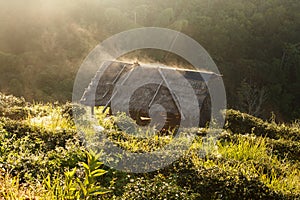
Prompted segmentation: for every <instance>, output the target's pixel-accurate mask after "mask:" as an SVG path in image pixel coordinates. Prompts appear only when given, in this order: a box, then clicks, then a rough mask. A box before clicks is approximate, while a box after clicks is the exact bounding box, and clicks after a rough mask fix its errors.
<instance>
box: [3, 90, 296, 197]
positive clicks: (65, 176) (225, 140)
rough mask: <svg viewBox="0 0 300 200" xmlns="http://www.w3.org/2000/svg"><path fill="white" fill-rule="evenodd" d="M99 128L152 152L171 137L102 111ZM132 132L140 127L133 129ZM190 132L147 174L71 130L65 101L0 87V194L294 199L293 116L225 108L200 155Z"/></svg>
mask: <svg viewBox="0 0 300 200" xmlns="http://www.w3.org/2000/svg"><path fill="white" fill-rule="evenodd" d="M97 117H98V120H99V124H100V125H102V126H103V127H104V128H105V130H104V131H103V134H106V136H107V137H108V138H109V139H110V140H111V141H112V142H113V143H114V144H116V145H117V146H119V147H121V148H122V149H124V150H126V151H130V152H151V151H156V150H158V149H160V148H162V147H164V146H165V145H166V144H168V143H169V142H170V141H172V137H171V136H166V135H164V136H157V135H154V136H150V137H147V138H140V137H136V136H135V135H134V134H130V135H129V134H126V133H125V132H123V131H120V130H119V129H118V127H117V126H116V125H115V122H116V120H119V121H121V122H125V121H126V120H128V121H130V120H129V119H127V118H126V117H124V116H123V115H122V116H119V117H110V118H105V116H104V115H102V114H100V113H99V112H98V114H97ZM136 131H140V130H136ZM189 131H190V132H191V133H194V134H196V135H197V136H196V138H195V139H194V141H193V143H192V145H191V146H190V147H189V149H188V150H187V151H186V152H184V155H183V156H182V157H181V158H180V159H178V160H177V161H175V162H173V163H172V164H171V165H169V166H167V167H165V168H163V169H160V170H158V171H154V172H149V173H139V174H137V173H126V172H121V171H117V170H115V169H112V168H109V167H108V166H105V165H103V164H102V163H101V162H100V161H99V160H98V158H99V157H101V156H103V155H101V154H96V153H94V152H92V151H91V150H88V149H87V148H86V147H85V145H84V142H83V139H82V134H80V133H79V132H77V131H76V128H75V125H74V122H73V120H72V112H71V105H70V104H66V105H58V104H39V103H34V104H29V103H27V102H25V100H24V99H21V98H16V97H13V96H6V95H3V94H0V185H1V187H0V197H1V198H2V199H300V123H299V122H295V123H293V124H290V125H287V124H276V123H275V122H274V121H272V120H271V121H269V122H266V121H263V120H261V119H258V118H255V117H253V116H250V115H247V114H244V113H240V112H238V111H235V110H228V111H227V117H226V124H225V127H224V129H223V130H222V134H221V135H220V136H219V137H218V140H217V143H216V146H215V147H214V148H211V149H210V150H209V151H208V153H207V154H206V156H205V157H203V156H201V155H200V153H201V149H202V147H203V141H202V139H203V137H204V136H205V135H209V134H210V130H206V129H196V128H194V129H191V130H189Z"/></svg>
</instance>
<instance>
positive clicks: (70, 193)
mask: <svg viewBox="0 0 300 200" xmlns="http://www.w3.org/2000/svg"><path fill="white" fill-rule="evenodd" d="M99 156H100V155H96V154H95V153H94V152H92V151H90V152H87V151H86V159H87V160H86V162H80V163H79V164H80V166H81V167H82V168H83V169H82V170H83V173H84V176H83V177H82V178H80V177H78V176H76V171H77V168H74V169H73V170H71V171H67V172H65V173H64V178H63V179H64V182H62V181H61V180H62V178H61V177H59V176H58V177H56V178H54V179H53V180H51V178H50V175H48V176H47V177H46V178H45V179H44V181H43V183H44V186H45V189H46V190H47V191H48V194H47V196H50V197H51V198H52V199H91V198H92V197H96V196H99V195H103V194H106V193H108V192H110V191H109V190H107V189H106V188H104V187H102V186H101V185H99V184H98V181H97V178H98V177H100V176H103V175H104V174H105V173H107V171H106V170H103V169H100V167H101V166H102V163H101V162H100V161H99ZM79 170H80V169H79Z"/></svg>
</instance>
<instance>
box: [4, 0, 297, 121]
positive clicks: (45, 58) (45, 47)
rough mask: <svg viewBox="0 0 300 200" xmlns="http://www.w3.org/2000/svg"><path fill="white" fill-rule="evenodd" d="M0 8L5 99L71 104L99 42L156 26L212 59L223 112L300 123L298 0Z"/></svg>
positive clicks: (48, 1) (129, 0) (111, 1)
mask: <svg viewBox="0 0 300 200" xmlns="http://www.w3.org/2000/svg"><path fill="white" fill-rule="evenodd" d="M0 7H1V12H0V19H1V20H0V27H1V29H0V91H2V92H4V93H9V94H14V95H17V96H24V97H25V98H26V99H27V100H29V101H44V102H54V101H60V102H65V101H70V100H71V96H72V87H73V82H74V79H75V76H76V73H77V70H78V68H79V67H80V64H81V63H82V61H83V59H84V58H85V57H86V56H87V54H88V53H89V52H90V51H91V50H92V49H93V48H94V47H95V46H96V45H97V44H99V43H100V42H101V41H103V40H104V39H106V38H108V37H109V36H112V35H113V34H116V33H119V32H121V31H125V30H129V29H132V28H136V27H148V26H156V27H165V28H170V29H174V30H178V31H181V32H183V33H185V34H187V35H189V36H190V37H192V38H194V39H195V40H197V41H198V42H199V43H200V44H201V45H202V46H203V47H204V48H205V49H206V50H207V51H208V52H209V53H210V55H211V56H212V57H213V59H214V60H215V62H216V63H217V65H218V67H219V70H220V72H221V73H222V75H223V78H224V83H225V87H226V92H227V97H228V107H230V108H234V109H239V110H241V111H243V112H247V113H249V114H252V115H255V116H259V117H263V118H270V116H271V113H272V112H273V113H274V114H275V115H276V119H277V120H279V121H291V120H295V119H299V118H300V105H299V103H298V102H300V12H299V10H300V1H299V0H248V1H245V0H188V1H184V0H165V1H158V0H152V1H149V0H101V1H100V0H89V1H87V0H76V1H71V0H64V1H61V0H42V1H41V0H40V1H39V0H26V1H20V0H19V1H18V0H11V1H5V0H0ZM154 59H155V58H154ZM158 61H161V62H165V61H164V60H159V59H158Z"/></svg>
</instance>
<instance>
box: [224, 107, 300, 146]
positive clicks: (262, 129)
mask: <svg viewBox="0 0 300 200" xmlns="http://www.w3.org/2000/svg"><path fill="white" fill-rule="evenodd" d="M225 128H226V129H229V130H231V131H232V132H233V133H237V134H250V133H253V134H255V135H257V136H264V137H269V138H272V139H276V140H278V139H281V138H284V139H288V140H294V141H300V133H299V129H297V128H292V127H288V126H285V125H284V124H282V125H277V124H275V123H268V122H265V121H263V120H262V119H259V118H256V117H253V116H251V115H248V114H245V113H241V112H239V111H235V110H228V111H227V112H226V127H225Z"/></svg>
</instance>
